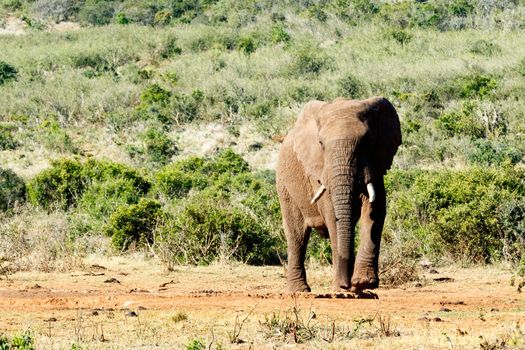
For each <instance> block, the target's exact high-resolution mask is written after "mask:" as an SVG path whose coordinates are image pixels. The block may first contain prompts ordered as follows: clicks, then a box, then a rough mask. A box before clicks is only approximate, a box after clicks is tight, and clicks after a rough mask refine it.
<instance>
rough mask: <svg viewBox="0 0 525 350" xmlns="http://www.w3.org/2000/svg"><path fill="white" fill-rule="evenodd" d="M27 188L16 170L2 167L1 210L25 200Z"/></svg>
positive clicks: (0, 178)
mask: <svg viewBox="0 0 525 350" xmlns="http://www.w3.org/2000/svg"><path fill="white" fill-rule="evenodd" d="M25 195H26V188H25V183H24V180H22V179H21V178H20V177H19V176H18V175H17V174H16V173H15V172H13V171H12V170H9V169H2V168H0V211H6V210H9V209H11V208H13V207H15V206H16V205H19V204H22V203H23V202H24V201H25Z"/></svg>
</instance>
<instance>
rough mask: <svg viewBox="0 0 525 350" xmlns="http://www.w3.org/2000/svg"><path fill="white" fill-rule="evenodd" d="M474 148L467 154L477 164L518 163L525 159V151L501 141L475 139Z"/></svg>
mask: <svg viewBox="0 0 525 350" xmlns="http://www.w3.org/2000/svg"><path fill="white" fill-rule="evenodd" d="M473 145H474V148H473V149H472V150H471V151H470V152H469V153H468V154H467V156H468V159H469V161H470V162H472V163H473V164H475V165H481V166H491V165H502V164H505V163H509V164H512V165H514V164H517V163H518V162H520V161H521V160H522V159H523V152H522V151H521V150H519V149H517V148H515V147H512V146H511V145H508V144H505V143H503V142H501V141H490V140H487V139H477V140H474V141H473Z"/></svg>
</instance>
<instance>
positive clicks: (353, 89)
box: [337, 74, 367, 99]
mask: <svg viewBox="0 0 525 350" xmlns="http://www.w3.org/2000/svg"><path fill="white" fill-rule="evenodd" d="M337 85H338V87H339V91H338V95H339V96H342V97H347V98H355V99H358V98H361V97H363V96H364V95H365V93H366V90H367V89H366V86H365V84H364V83H363V82H362V81H361V80H359V79H358V78H356V77H355V76H354V75H352V74H347V75H346V76H343V77H342V78H340V79H339V80H338V81H337Z"/></svg>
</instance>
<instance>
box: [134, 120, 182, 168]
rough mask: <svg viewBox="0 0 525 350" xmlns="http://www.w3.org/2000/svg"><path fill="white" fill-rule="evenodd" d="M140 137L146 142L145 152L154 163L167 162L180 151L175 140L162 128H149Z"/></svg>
mask: <svg viewBox="0 0 525 350" xmlns="http://www.w3.org/2000/svg"><path fill="white" fill-rule="evenodd" d="M139 138H141V139H142V141H143V142H144V146H145V147H144V152H145V154H146V155H147V156H148V158H149V160H150V161H152V162H154V163H159V164H166V163H168V162H169V161H170V159H171V157H173V156H174V155H176V154H177V152H178V149H177V146H176V145H175V142H173V141H172V140H171V139H170V138H169V137H168V136H167V135H166V133H165V132H164V131H163V130H161V129H158V128H154V127H152V128H149V129H148V130H146V132H144V133H142V134H140V135H139Z"/></svg>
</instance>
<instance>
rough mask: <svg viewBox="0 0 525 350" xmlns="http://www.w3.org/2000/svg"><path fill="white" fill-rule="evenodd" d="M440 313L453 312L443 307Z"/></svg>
mask: <svg viewBox="0 0 525 350" xmlns="http://www.w3.org/2000/svg"><path fill="white" fill-rule="evenodd" d="M439 311H441V312H450V311H452V310H450V309H449V308H447V307H442V308H441V309H439Z"/></svg>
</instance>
